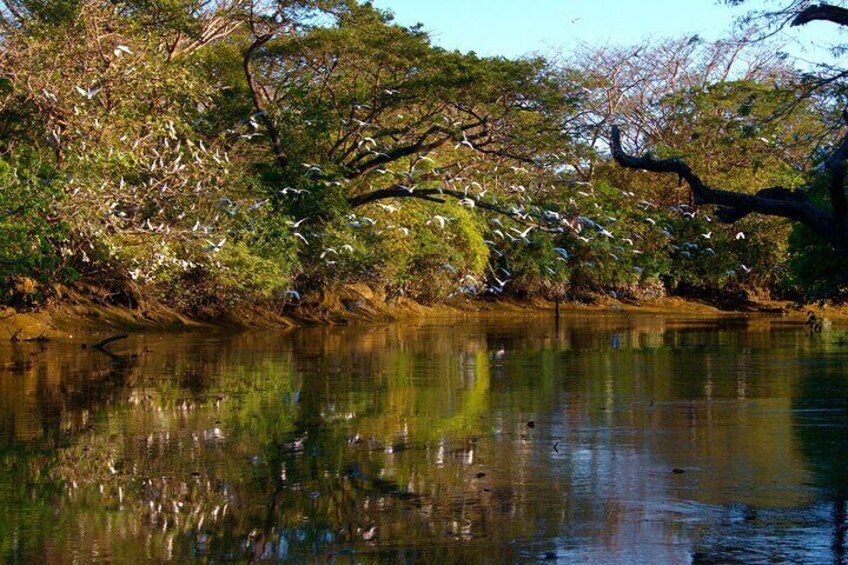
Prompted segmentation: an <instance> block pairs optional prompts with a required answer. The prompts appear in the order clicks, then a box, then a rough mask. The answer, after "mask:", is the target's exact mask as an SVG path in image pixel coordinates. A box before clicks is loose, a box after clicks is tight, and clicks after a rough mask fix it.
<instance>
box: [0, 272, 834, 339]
mask: <svg viewBox="0 0 848 565" xmlns="http://www.w3.org/2000/svg"><path fill="white" fill-rule="evenodd" d="M560 309H561V311H562V312H563V313H565V312H575V311H578V312H579V311H585V312H603V311H610V312H625V313H626V312H643V313H656V314H672V315H673V314H680V315H695V316H698V315H703V316H721V315H740V314H763V313H767V314H773V315H775V316H780V317H782V318H784V319H786V320H787V321H791V322H798V323H804V322H805V321H806V320H807V317H808V312H810V311H812V312H814V313H815V315H816V316H817V317H819V318H821V319H826V320H827V321H828V322H830V323H837V324H848V307H846V306H838V307H834V306H824V307H822V306H819V305H815V306H812V305H804V306H801V305H790V304H789V303H787V302H786V301H781V302H774V301H756V302H754V301H749V302H738V303H735V304H734V303H731V304H728V303H720V304H715V303H711V302H709V301H706V300H698V299H693V298H678V297H665V298H660V299H656V300H648V301H642V302H620V301H617V300H613V299H610V298H606V297H599V298H597V299H595V300H594V301H593V302H592V303H589V304H584V303H576V302H564V303H561V304H560ZM554 311H555V305H554V303H552V302H548V301H544V300H529V301H517V300H512V299H497V300H491V299H469V298H462V299H456V300H452V301H450V302H446V303H442V304H436V305H424V304H419V303H417V302H414V301H411V300H408V299H404V298H400V299H394V300H387V299H386V297H385V296H382V295H380V294H377V293H374V292H373V291H371V289H369V288H368V287H367V286H365V285H352V286H346V287H342V288H338V289H335V290H332V291H326V292H323V293H320V294H314V295H310V296H307V297H305V298H304V300H303V301H302V302H301V303H300V304H297V305H294V304H290V305H287V306H285V307H284V308H280V309H273V308H269V307H265V306H250V305H241V306H239V307H237V308H233V309H232V310H231V311H226V312H224V313H223V314H219V315H216V316H214V317H192V316H187V315H185V314H183V313H180V312H177V311H175V310H173V309H171V308H168V307H167V306H165V305H164V304H162V303H159V302H150V301H146V302H145V303H144V305H143V306H139V307H135V308H131V307H127V306H122V305H119V304H110V303H108V302H104V301H102V300H99V299H97V298H96V297H92V296H88V295H85V294H82V293H78V292H74V291H71V290H66V291H64V292H63V293H62V295H61V298H59V299H54V300H52V301H50V302H49V303H48V304H47V305H45V306H43V307H40V308H21V309H15V308H11V307H5V308H3V307H0V326H2V329H0V336H2V337H0V339H10V340H12V341H26V340H30V341H35V340H44V339H62V338H80V337H82V336H86V335H103V334H108V333H110V332H111V333H115V332H129V333H132V332H141V331H186V330H208V331H211V330H218V331H223V330H241V329H248V328H261V327H267V328H278V329H279V328H293V327H297V326H302V325H311V324H351V323H385V322H392V321H398V320H405V319H415V318H463V317H472V316H480V315H484V316H514V315H519V314H530V313H539V314H543V313H550V315H551V316H553V315H554Z"/></svg>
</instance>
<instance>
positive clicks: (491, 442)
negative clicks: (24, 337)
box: [0, 312, 848, 564]
mask: <svg viewBox="0 0 848 565" xmlns="http://www.w3.org/2000/svg"><path fill="white" fill-rule="evenodd" d="M87 341H89V342H91V341H95V340H94V339H89V340H87ZM81 344H82V341H75V340H69V341H67V342H60V341H54V342H49V343H44V344H40V343H25V344H11V343H3V344H0V558H2V559H3V560H4V561H5V562H7V563H27V564H29V563H140V562H166V561H172V562H185V561H190V560H196V561H199V562H207V563H219V562H222V561H226V562H278V561H279V562H315V561H318V562H326V561H331V562H335V563H372V562H381V563H382V562H407V563H440V562H441V563H454V562H462V563H478V562H482V563H502V562H537V561H544V562H557V561H559V562H562V563H587V562H594V563H775V562H792V563H816V564H820V563H844V562H845V560H846V557H845V550H846V543H848V542H847V541H846V530H847V529H848V521H846V498H847V497H848V418H846V415H848V364H846V361H848V333H846V332H844V331H841V330H839V329H837V330H834V331H830V332H825V333H823V334H815V335H810V334H809V333H808V332H807V331H805V329H804V328H803V327H801V326H799V325H792V324H788V323H783V322H781V321H780V320H779V319H777V318H758V317H754V318H741V317H740V318H733V317H723V318H718V319H711V318H685V317H663V316H657V315H646V314H625V313H619V312H609V313H593V314H585V313H584V314H574V315H572V314H569V315H566V316H564V317H563V319H562V320H561V322H560V323H559V325H556V324H555V323H554V321H553V320H552V319H551V318H549V317H547V316H528V317H521V318H517V319H506V318H498V319H490V320H486V319H480V320H464V321H448V320H444V321H438V320H433V321H428V322H417V323H404V324H392V325H373V326H351V327H341V328H339V327H335V328H332V327H315V328H304V329H299V330H294V331H287V332H275V331H268V330H264V331H256V332H245V333H239V334H223V333H206V334H203V333H196V332H195V333H187V334H177V335H173V334H155V333H153V334H149V335H139V336H133V337H131V338H130V339H128V340H125V341H120V342H116V343H114V344H112V345H111V346H110V350H111V352H112V355H107V354H105V353H102V352H99V351H97V350H92V349H90V348H82V347H81Z"/></svg>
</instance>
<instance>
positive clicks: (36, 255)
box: [0, 152, 72, 298]
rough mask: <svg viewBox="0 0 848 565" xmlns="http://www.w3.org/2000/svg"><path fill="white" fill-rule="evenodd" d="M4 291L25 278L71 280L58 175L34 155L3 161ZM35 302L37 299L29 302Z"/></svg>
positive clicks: (0, 250)
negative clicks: (64, 254)
mask: <svg viewBox="0 0 848 565" xmlns="http://www.w3.org/2000/svg"><path fill="white" fill-rule="evenodd" d="M0 186H2V187H3V190H0V241H2V242H3V243H2V245H0V290H2V291H3V292H7V291H9V290H10V289H9V287H10V286H13V285H14V283H15V281H16V280H19V279H20V278H21V277H28V278H34V279H36V280H38V281H39V282H42V283H50V282H53V281H57V280H65V279H66V278H67V277H69V276H71V274H72V273H71V271H70V270H69V269H67V268H66V267H65V262H64V260H63V257H62V252H61V250H62V249H63V246H64V243H65V240H66V238H67V227H66V225H65V224H64V223H63V222H62V220H61V219H60V218H58V217H57V216H56V212H57V207H58V203H59V201H60V200H61V199H62V198H63V191H62V187H63V183H62V181H61V179H60V177H59V176H58V175H57V171H56V170H55V169H53V168H52V167H50V166H49V165H47V164H45V163H44V162H43V161H42V160H41V158H40V157H39V156H38V155H36V154H34V153H33V152H25V153H24V154H20V155H13V156H9V157H6V158H0ZM29 298H34V297H29Z"/></svg>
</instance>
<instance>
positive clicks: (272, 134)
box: [242, 32, 289, 170]
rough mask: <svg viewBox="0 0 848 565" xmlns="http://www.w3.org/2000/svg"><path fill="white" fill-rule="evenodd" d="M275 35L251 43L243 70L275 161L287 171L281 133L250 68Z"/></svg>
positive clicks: (270, 33) (245, 55) (267, 34)
mask: <svg viewBox="0 0 848 565" xmlns="http://www.w3.org/2000/svg"><path fill="white" fill-rule="evenodd" d="M274 35H275V33H274V32H269V33H265V34H263V35H260V36H258V37H257V38H256V39H255V40H254V41H253V43H251V45H250V47H248V48H247V51H245V53H244V60H243V61H242V68H243V69H244V76H245V78H246V79H247V88H248V90H250V96H251V98H252V99H253V107H254V108H256V112H257V114H258V115H259V118H260V119H261V120H262V123H263V124H264V125H265V129H266V130H267V132H268V138H269V139H270V140H271V150H272V151H273V153H274V159H276V161H277V165H278V166H279V167H280V169H281V170H285V169H286V168H288V164H289V159H288V157H287V156H286V152H285V150H284V149H283V144H282V142H281V141H280V132H279V131H278V130H277V126H276V125H275V124H274V120H273V119H272V118H271V116H270V115H269V114H268V112H267V111H266V110H265V104H264V103H263V101H262V99H261V97H260V95H259V88H258V87H257V84H256V79H255V78H254V77H253V71H252V69H251V68H250V63H251V60H252V59H253V55H254V54H255V53H256V51H258V50H259V49H260V48H262V47H263V46H264V45H265V44H266V43H268V42H269V41H271V40H272V39H273V38H274Z"/></svg>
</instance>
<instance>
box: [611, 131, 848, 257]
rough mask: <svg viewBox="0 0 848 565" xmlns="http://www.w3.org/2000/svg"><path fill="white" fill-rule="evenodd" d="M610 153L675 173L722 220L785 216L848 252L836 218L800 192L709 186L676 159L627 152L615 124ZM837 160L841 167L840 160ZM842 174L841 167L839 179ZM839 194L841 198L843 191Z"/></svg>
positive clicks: (629, 163) (630, 164) (847, 145)
mask: <svg viewBox="0 0 848 565" xmlns="http://www.w3.org/2000/svg"><path fill="white" fill-rule="evenodd" d="M840 150H842V151H848V142H843V143H842V144H840V149H839V150H837V153H839V151H840ZM612 155H613V158H614V159H615V161H616V162H617V163H618V164H619V165H621V166H622V167H624V168H627V169H636V170H643V171H650V172H654V173H673V174H676V175H678V176H679V177H680V178H681V179H683V180H685V181H686V183H687V184H688V185H689V187H690V189H691V191H692V196H693V199H694V202H695V204H696V205H715V206H720V207H721V208H720V209H719V214H718V216H719V219H720V220H721V221H723V222H727V223H733V222H735V221H737V220H739V219H741V218H743V217H745V216H747V215H748V214H752V213H757V214H763V215H765V216H777V217H781V218H788V219H790V220H794V221H797V222H800V223H802V224H804V225H805V226H807V227H808V228H810V229H811V230H812V231H813V232H815V233H816V234H818V235H819V236H821V237H822V238H824V239H825V240H827V241H828V242H829V243H831V244H832V245H833V246H834V248H835V249H836V250H837V251H838V252H839V253H840V254H842V255H848V237H846V232H845V231H844V230H843V229H841V228H840V222H839V221H838V219H837V218H836V217H834V216H833V215H831V214H829V213H827V212H826V211H824V210H822V209H821V208H819V207H817V206H815V205H814V204H812V203H811V202H809V201H808V200H807V198H806V196H805V195H804V194H803V193H802V192H799V191H790V190H787V189H785V188H782V187H773V188H767V189H764V190H760V191H759V192H757V194H753V195H752V194H743V193H739V192H732V191H729V190H721V189H716V188H712V187H710V186H709V185H707V184H706V183H704V181H702V180H701V178H700V177H699V176H698V175H696V174H695V173H694V172H693V171H692V169H691V168H690V167H689V165H687V164H686V163H684V162H683V161H681V160H680V159H655V158H654V157H651V156H650V155H645V156H642V157H635V156H632V155H628V154H627V153H625V152H624V149H623V148H622V146H621V131H620V130H619V128H618V126H613V128H612ZM834 155H836V153H835V154H834ZM837 157H838V156H837ZM843 159H844V157H843ZM839 163H840V169H842V166H841V161H839ZM844 174H845V173H844V169H842V175H843V176H842V178H843V180H844ZM841 194H842V197H843V198H844V196H845V195H844V192H842V193H841Z"/></svg>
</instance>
